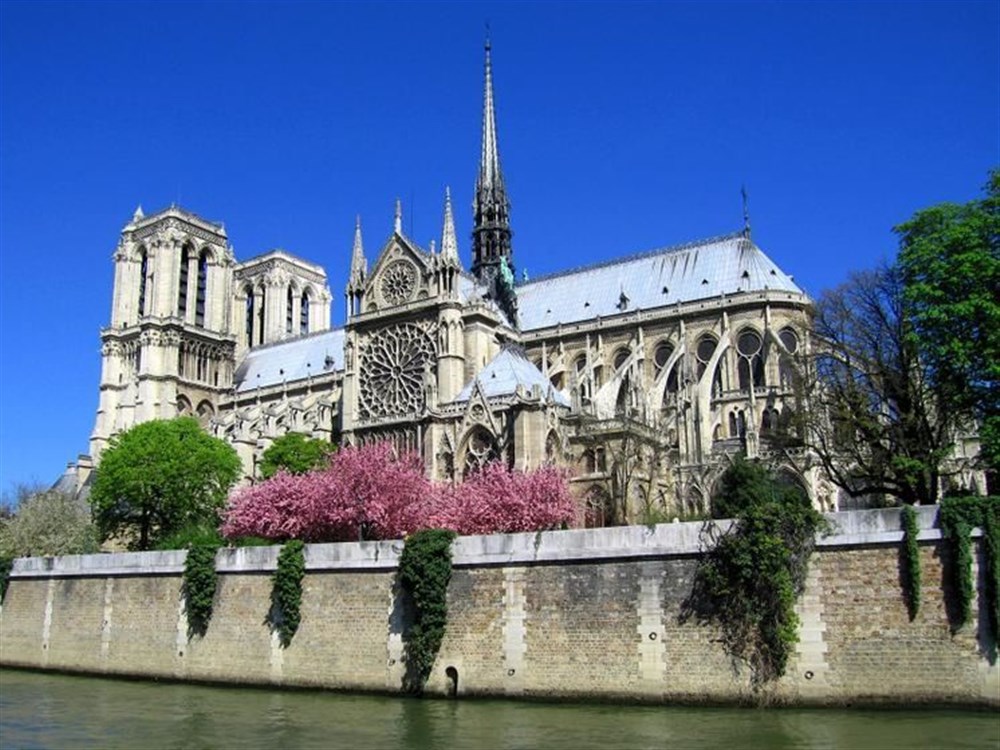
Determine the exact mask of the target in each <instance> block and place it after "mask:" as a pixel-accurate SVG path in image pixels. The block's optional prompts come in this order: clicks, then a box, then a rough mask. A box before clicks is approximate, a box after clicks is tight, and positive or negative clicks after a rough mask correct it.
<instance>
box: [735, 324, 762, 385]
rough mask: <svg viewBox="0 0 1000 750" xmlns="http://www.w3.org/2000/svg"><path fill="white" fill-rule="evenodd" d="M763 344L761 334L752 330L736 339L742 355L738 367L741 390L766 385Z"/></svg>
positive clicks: (738, 349)
mask: <svg viewBox="0 0 1000 750" xmlns="http://www.w3.org/2000/svg"><path fill="white" fill-rule="evenodd" d="M763 346H764V345H763V342H762V341H761V338H760V334H758V333H757V332H756V331H752V330H746V331H743V332H742V333H741V334H740V335H739V338H738V339H737V340H736V351H737V352H739V355H740V356H739V362H737V365H736V369H737V377H738V379H739V384H740V390H741V391H747V390H750V387H751V385H752V386H753V387H754V388H761V387H763V385H764V357H763V354H762V352H763Z"/></svg>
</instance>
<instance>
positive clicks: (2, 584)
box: [0, 557, 14, 604]
mask: <svg viewBox="0 0 1000 750" xmlns="http://www.w3.org/2000/svg"><path fill="white" fill-rule="evenodd" d="M13 567H14V560H13V558H10V557H0V604H3V599H4V597H5V596H7V584H8V583H9V582H10V569H11V568H13Z"/></svg>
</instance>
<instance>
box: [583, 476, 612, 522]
mask: <svg viewBox="0 0 1000 750" xmlns="http://www.w3.org/2000/svg"><path fill="white" fill-rule="evenodd" d="M585 508H586V510H585V515H584V526H585V527H586V528H588V529H599V528H602V527H604V526H612V525H614V522H615V519H614V515H615V514H614V507H613V503H612V502H611V497H610V495H608V491H607V490H606V489H604V488H603V487H600V486H598V485H594V486H593V487H591V488H590V489H589V490H587V495H586V499H585Z"/></svg>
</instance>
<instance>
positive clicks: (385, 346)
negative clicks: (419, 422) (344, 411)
mask: <svg viewBox="0 0 1000 750" xmlns="http://www.w3.org/2000/svg"><path fill="white" fill-rule="evenodd" d="M433 363H434V342H433V340H432V339H431V337H430V336H428V335H427V334H426V333H425V332H424V331H422V330H421V329H420V328H419V327H417V326H415V325H413V324H411V323H403V324H400V325H396V326H392V327H391V328H387V329H385V330H383V331H381V332H379V333H378V334H377V335H376V336H374V337H373V338H372V339H370V340H369V341H368V342H367V343H366V345H365V348H364V351H363V352H362V354H361V368H360V381H361V414H362V416H363V417H365V418H368V419H371V418H377V417H386V416H392V415H399V414H412V413H414V412H416V411H418V410H419V409H420V408H421V407H422V406H423V385H424V378H425V374H424V368H425V365H430V366H433Z"/></svg>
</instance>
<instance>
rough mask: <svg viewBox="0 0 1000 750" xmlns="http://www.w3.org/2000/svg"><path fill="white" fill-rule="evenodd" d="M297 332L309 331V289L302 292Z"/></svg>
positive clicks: (304, 332)
mask: <svg viewBox="0 0 1000 750" xmlns="http://www.w3.org/2000/svg"><path fill="white" fill-rule="evenodd" d="M299 333H301V334H306V333H309V290H308V289H307V290H305V291H304V292H302V299H301V300H300V309H299Z"/></svg>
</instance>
